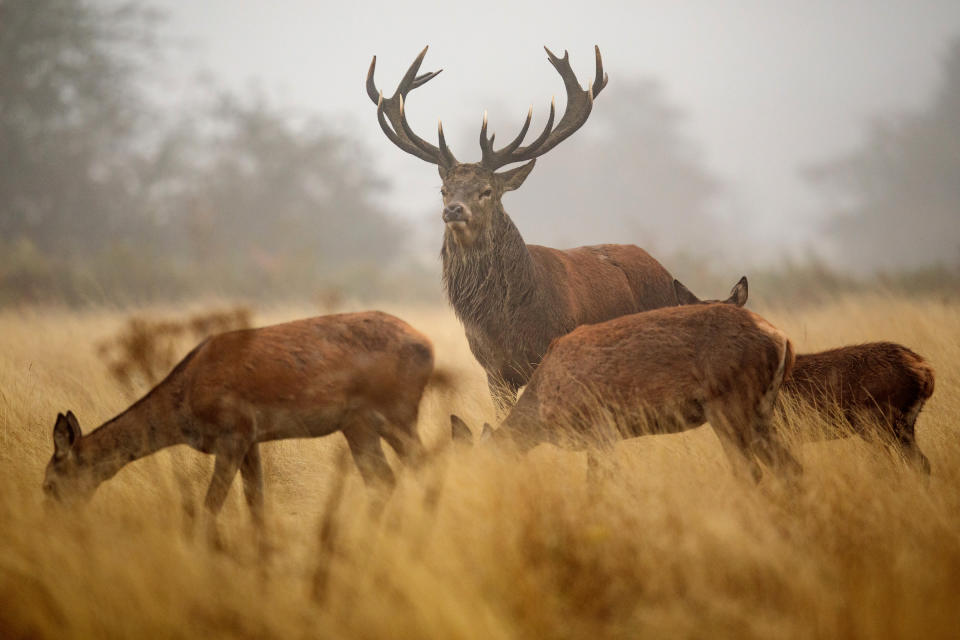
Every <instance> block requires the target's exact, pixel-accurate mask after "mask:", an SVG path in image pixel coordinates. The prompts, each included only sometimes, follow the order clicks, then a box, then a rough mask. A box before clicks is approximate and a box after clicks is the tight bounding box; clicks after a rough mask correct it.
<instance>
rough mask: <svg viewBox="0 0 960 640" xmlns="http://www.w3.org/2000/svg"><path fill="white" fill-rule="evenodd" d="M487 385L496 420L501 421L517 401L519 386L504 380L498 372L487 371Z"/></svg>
mask: <svg viewBox="0 0 960 640" xmlns="http://www.w3.org/2000/svg"><path fill="white" fill-rule="evenodd" d="M487 387H489V389H490V398H491V399H492V400H493V407H494V409H496V411H497V420H498V421H502V420H503V419H504V418H505V417H506V416H507V414H508V413H510V409H512V408H513V405H515V404H516V403H517V389H518V388H519V387H517V386H515V385H514V384H512V383H510V382H507V381H506V380H504V379H503V376H501V375H500V374H499V373H487Z"/></svg>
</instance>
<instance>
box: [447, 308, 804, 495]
mask: <svg viewBox="0 0 960 640" xmlns="http://www.w3.org/2000/svg"><path fill="white" fill-rule="evenodd" d="M792 360H793V349H792V346H791V344H790V341H789V340H788V339H787V338H786V337H785V336H784V335H783V334H782V333H781V332H780V331H778V330H777V329H775V328H774V327H772V326H771V325H770V324H768V323H767V322H766V321H765V320H763V318H761V317H760V316H757V315H756V314H754V313H751V312H749V311H746V310H744V309H740V308H737V307H733V306H729V305H721V304H717V305H709V306H703V307H670V308H665V309H657V310H654V311H648V312H645V313H638V314H633V315H629V316H624V317H621V318H616V319H613V320H609V321H607V322H603V323H600V324H593V325H584V326H581V327H578V328H577V329H575V330H574V331H572V332H571V333H569V334H567V335H566V336H563V337H561V338H558V339H557V340H555V341H554V342H553V344H551V346H550V349H549V351H548V352H547V354H546V356H545V357H544V359H543V362H542V363H541V364H540V366H539V367H538V368H537V370H536V371H535V372H534V374H533V376H532V377H531V378H530V383H529V384H528V385H527V388H526V389H525V390H524V393H523V394H522V395H521V396H520V399H519V400H518V402H517V404H516V406H515V407H514V408H513V411H511V413H510V415H509V416H508V417H507V419H506V420H505V421H504V422H503V424H502V425H501V428H500V429H499V430H498V431H497V432H496V434H495V439H500V440H503V439H509V440H511V441H513V442H515V443H516V444H517V445H518V446H519V447H520V449H521V450H525V449H528V448H529V447H532V446H534V445H536V444H538V443H539V442H553V443H555V444H561V445H566V446H571V447H574V448H580V447H589V446H595V445H596V444H597V443H598V438H599V440H600V441H601V442H602V441H603V440H604V439H605V438H606V437H607V436H608V435H612V436H613V438H614V439H616V438H632V437H636V436H641V435H646V434H651V433H672V432H678V431H683V430H686V429H691V428H694V427H697V426H700V425H701V424H703V423H704V422H706V421H709V422H710V424H711V425H712V426H713V428H714V431H715V432H716V434H717V436H718V437H719V439H720V441H721V443H723V445H724V450H725V451H726V452H727V454H728V456H730V457H731V461H732V462H741V461H743V462H746V464H747V465H748V468H749V469H750V470H751V472H752V474H753V476H754V477H759V475H760V467H759V466H758V464H757V459H758V458H759V460H761V461H763V462H765V463H767V464H769V465H771V466H774V467H777V468H783V469H787V470H790V471H794V472H797V471H799V470H800V465H799V463H798V462H797V461H796V460H795V459H794V458H793V456H792V455H791V454H790V453H789V451H787V450H786V448H784V447H783V445H782V444H781V443H780V441H779V440H778V439H777V435H776V433H775V432H774V431H773V430H772V429H771V425H770V419H771V416H772V411H773V404H774V401H775V398H776V394H777V391H778V389H779V387H780V384H781V382H782V380H783V378H784V376H785V375H787V374H788V373H789V372H790V369H791V366H792ZM597 410H600V411H603V412H609V414H612V415H613V416H614V417H615V418H616V428H617V432H616V433H614V434H602V433H598V432H597V429H596V425H597V423H598V421H597V417H598V416H596V415H595V412H596V411H597ZM454 427H455V430H454V433H455V435H456V434H462V433H463V429H462V424H457V423H456V421H454ZM563 427H569V429H568V430H567V431H564V429H563Z"/></svg>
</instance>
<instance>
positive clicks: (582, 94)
mask: <svg viewBox="0 0 960 640" xmlns="http://www.w3.org/2000/svg"><path fill="white" fill-rule="evenodd" d="M544 49H545V50H546V52H547V56H548V58H549V60H550V64H552V65H553V66H554V68H555V69H556V70H557V71H558V72H559V73H560V77H561V78H563V84H564V86H565V87H566V89H567V107H566V110H565V111H564V113H563V117H562V118H560V122H559V123H558V124H557V128H556V129H554V128H553V119H554V116H555V115H556V111H555V107H554V102H553V100H551V101H550V117H549V118H547V126H546V127H544V129H543V133H541V134H540V136H539V137H538V138H537V139H536V140H534V141H533V142H531V143H530V144H529V145H527V146H525V147H521V146H520V144H521V143H522V142H523V138H524V136H526V135H527V130H528V129H529V128H530V119H531V118H532V117H533V107H530V110H529V111H528V112H527V120H526V122H524V123H523V128H522V129H520V133H519V135H517V137H516V138H514V139H513V141H512V142H511V143H510V144H508V145H507V146H505V147H503V148H502V149H499V150H496V151H495V150H494V149H493V139H494V135H491V136H490V137H489V138H487V114H486V113H484V114H483V126H482V127H481V128H480V150H481V151H482V152H483V159H482V160H481V161H480V162H481V164H483V166H485V167H487V168H488V169H491V170H496V169H499V168H500V167H503V166H505V165H508V164H513V163H515V162H523V161H525V160H532V159H533V158H536V157H538V156H542V155H543V154H545V153H546V152H547V151H550V149H553V148H554V147H555V146H557V145H558V144H560V143H561V142H563V141H564V140H566V139H567V138H569V137H570V135H571V134H573V132H574V131H576V130H577V129H579V128H580V127H581V126H583V123H584V122H586V121H587V117H589V115H590V110H591V109H593V99H594V98H596V97H597V95H598V94H599V93H600V92H601V91H602V90H603V88H604V87H605V86H607V80H608V78H607V74H605V73H604V72H603V60H601V58H600V48H599V47H596V46H595V47H594V51H595V52H596V57H597V71H596V75H595V76H594V79H593V83H591V85H590V87H589V88H588V89H587V90H586V91H584V90H583V89H581V88H580V84H579V83H578V82H577V76H576V75H574V73H573V69H571V68H570V56H569V54H568V53H567V52H566V51H564V52H563V57H562V58H558V57H557V56H555V55H553V52H552V51H550V49H547V48H546V47H544ZM421 55H422V54H421ZM408 73H409V72H408ZM428 79H429V78H428Z"/></svg>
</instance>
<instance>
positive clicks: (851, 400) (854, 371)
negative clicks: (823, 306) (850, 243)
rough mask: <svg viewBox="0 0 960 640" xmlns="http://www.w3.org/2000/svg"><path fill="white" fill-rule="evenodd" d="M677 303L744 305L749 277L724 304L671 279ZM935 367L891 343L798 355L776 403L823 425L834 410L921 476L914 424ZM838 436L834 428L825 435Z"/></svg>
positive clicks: (925, 465)
mask: <svg viewBox="0 0 960 640" xmlns="http://www.w3.org/2000/svg"><path fill="white" fill-rule="evenodd" d="M674 286H675V287H676V289H677V298H678V299H679V301H680V303H681V304H707V303H712V302H723V303H726V304H735V305H737V306H743V305H744V304H746V302H747V279H746V278H741V280H740V282H738V283H737V285H736V286H734V288H733V291H731V295H730V297H729V298H728V299H726V300H706V301H702V300H700V299H699V298H697V296H695V295H694V294H693V293H692V292H691V291H690V290H689V289H687V288H686V287H685V286H683V285H682V284H680V282H678V281H674ZM933 387H934V373H933V368H932V367H931V366H930V365H929V364H928V363H927V361H926V360H924V359H923V358H922V357H921V356H919V355H918V354H916V353H914V352H913V351H911V350H910V349H908V348H906V347H904V346H902V345H899V344H894V343H892V342H868V343H866V344H857V345H849V346H845V347H839V348H837V349H830V350H828V351H821V352H819V353H801V354H797V358H796V364H795V365H794V368H793V373H792V374H791V375H790V376H789V377H788V378H787V379H786V380H785V381H784V383H783V393H782V394H781V401H780V403H779V407H780V410H781V411H782V410H783V404H784V402H789V401H793V402H796V403H799V404H801V405H804V406H806V407H809V408H812V409H814V410H815V411H817V412H819V413H820V414H821V415H822V417H823V419H824V421H825V422H828V423H829V422H831V421H833V420H834V419H835V418H836V417H837V412H838V411H839V414H840V415H841V416H842V419H843V420H846V421H847V422H848V423H849V424H850V427H851V428H852V429H853V431H854V432H856V433H858V434H861V435H863V436H870V435H872V433H871V432H872V431H873V430H875V429H877V428H879V429H880V430H881V433H882V434H883V435H885V436H888V437H889V439H891V441H892V442H893V444H894V445H895V446H896V447H897V448H898V449H899V450H900V452H901V453H902V454H903V456H904V458H905V459H906V460H908V461H909V462H910V463H911V464H913V465H915V466H916V467H917V468H918V469H920V470H921V471H923V472H924V473H930V461H929V460H927V457H926V456H925V455H923V452H922V451H920V448H919V447H918V446H917V439H916V422H917V417H918V416H919V415H920V410H921V409H922V408H923V405H924V404H925V403H926V401H927V400H928V399H929V398H930V396H931V395H933ZM826 435H828V436H832V437H842V436H843V435H844V433H843V432H842V431H841V430H840V429H837V430H836V431H833V432H831V433H828V434H826Z"/></svg>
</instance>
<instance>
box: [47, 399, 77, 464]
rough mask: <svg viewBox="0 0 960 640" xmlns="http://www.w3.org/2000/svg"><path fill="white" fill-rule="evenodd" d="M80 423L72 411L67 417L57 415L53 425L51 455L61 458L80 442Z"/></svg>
mask: <svg viewBox="0 0 960 640" xmlns="http://www.w3.org/2000/svg"><path fill="white" fill-rule="evenodd" d="M80 436H81V433H80V423H79V422H77V417H76V416H75V415H73V412H72V411H68V412H67V415H63V414H62V413H58V414H57V422H56V423H55V424H54V425H53V455H54V457H56V458H62V457H64V456H66V455H67V454H68V453H70V450H71V449H73V447H74V446H76V444H77V442H79V441H80Z"/></svg>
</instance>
